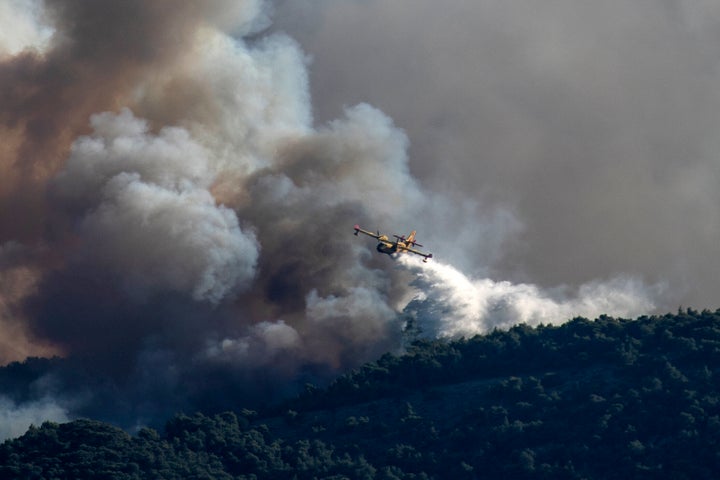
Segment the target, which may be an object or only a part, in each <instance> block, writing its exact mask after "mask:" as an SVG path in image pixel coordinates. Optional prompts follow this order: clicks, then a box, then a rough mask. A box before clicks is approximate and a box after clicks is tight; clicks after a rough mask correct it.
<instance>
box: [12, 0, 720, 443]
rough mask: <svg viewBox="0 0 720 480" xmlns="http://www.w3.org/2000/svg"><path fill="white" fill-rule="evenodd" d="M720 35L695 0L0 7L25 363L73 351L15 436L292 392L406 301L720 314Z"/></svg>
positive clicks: (439, 322)
mask: <svg viewBox="0 0 720 480" xmlns="http://www.w3.org/2000/svg"><path fill="white" fill-rule="evenodd" d="M718 42H720V7H716V6H715V3H712V2H700V1H692V2H691V1H687V2H658V1H638V2H632V3H629V2H620V1H607V2H589V1H587V2H585V1H577V0H573V1H570V0H567V1H566V0H556V1H549V2H543V3H542V5H541V4H540V3H539V2H536V1H530V0H527V1H504V2H499V1H473V2H469V1H467V2H466V1H458V0H455V1H452V0H451V1H446V2H441V3H440V2H430V1H425V0H413V1H409V0H404V1H403V0H393V1H391V2H388V1H371V0H366V1H360V0H352V1H351V0H333V1H326V0H293V1H285V2H275V3H268V2H264V1H262V0H246V1H234V0H224V1H219V0H196V1H184V2H177V1H173V0H155V1H146V0H126V1H123V2H117V1H115V0H97V1H93V2H87V1H80V0H48V1H46V2H43V1H41V0H35V1H19V0H12V1H9V2H2V3H0V363H2V364H7V363H8V362H12V361H22V360H24V359H25V358H27V357H28V356H41V357H49V356H52V355H58V356H60V357H61V358H62V359H63V360H53V361H50V362H45V363H42V362H40V363H37V364H34V365H36V366H35V367H32V368H31V367H30V366H28V367H27V369H28V370H26V371H25V370H22V371H21V370H18V371H17V372H19V373H17V375H18V376H19V377H22V381H20V380H18V379H17V378H15V379H14V383H12V385H16V386H18V387H17V390H14V391H3V390H1V389H0V403H2V404H3V405H6V406H7V408H8V409H9V410H8V411H9V413H8V415H7V418H10V419H12V422H14V423H17V425H15V424H13V425H12V426H11V428H8V429H6V433H3V432H0V435H10V434H13V433H12V432H18V431H22V429H23V428H24V427H23V425H21V423H23V422H27V421H37V419H38V418H42V417H48V416H50V417H52V418H53V419H56V420H61V419H67V418H73V417H75V416H77V415H84V416H100V417H102V418H105V419H111V420H113V421H115V422H118V423H119V424H122V425H123V426H132V425H139V424H142V423H144V422H151V421H153V420H156V421H157V420H158V419H162V418H163V417H164V416H167V415H169V414H171V413H172V412H174V411H177V410H180V409H186V410H191V409H196V408H203V409H210V410H213V409H221V408H231V407H233V406H237V405H238V402H244V404H247V403H252V402H258V401H265V400H267V399H272V398H277V397H278V396H280V395H285V394H288V393H291V392H293V391H295V389H296V388H298V386H302V385H303V384H304V383H305V382H306V381H315V382H320V383H322V382H324V381H327V380H328V379H331V378H333V376H335V375H337V374H338V373H340V372H343V371H346V370H347V369H349V368H352V367H355V366H357V365H359V364H362V363H363V362H367V361H371V360H374V359H376V358H377V357H378V356H380V355H382V354H383V353H385V352H388V351H392V352H400V351H402V348H403V345H404V344H405V342H406V341H407V334H406V333H403V329H404V328H405V327H406V324H407V322H408V321H409V320H413V322H414V323H415V326H416V327H418V328H417V329H416V330H415V331H420V332H421V334H422V335H424V336H427V337H433V338H434V337H459V336H463V335H474V334H476V333H482V332H485V331H488V330H490V329H492V328H496V327H507V326H510V325H512V324H515V323H519V322H526V323H528V324H531V325H534V324H538V323H540V322H544V323H559V322H563V321H566V320H567V319H569V318H572V317H574V316H578V315H582V316H587V317H594V316H597V315H600V314H609V315H615V316H624V317H633V316H637V315H642V314H649V313H656V312H664V311H667V310H675V309H676V308H677V307H678V305H683V306H691V307H694V308H706V307H707V308H713V309H714V308H716V307H717V306H718V305H717V304H716V299H715V297H716V293H717V291H718V287H719V285H720V279H719V278H718V276H717V275H716V270H717V268H718V267H720V255H718V253H719V252H718V250H719V249H720V247H718V242H717V237H718V234H719V233H720V210H719V209H718V207H720V203H719V201H720V194H718V189H717V188H716V184H717V181H718V180H719V178H718V171H719V170H720V162H718V159H717V158H716V154H715V152H716V151H720V149H718V148H717V147H718V145H717V144H718V142H720V136H719V135H717V134H716V132H715V130H716V129H717V128H718V127H720V108H718V107H720V97H719V96H718V94H717V93H716V84H720V82H718V81H717V80H720V74H719V72H718V68H717V67H718V59H720V57H719V54H720V43H718ZM356 223H360V224H361V225H363V226H364V227H366V228H368V229H371V230H374V229H376V228H377V229H381V230H382V231H383V232H385V233H387V234H393V233H398V234H402V233H405V234H406V233H409V231H410V230H411V229H417V230H418V239H419V241H421V242H422V243H423V244H424V245H425V248H426V249H427V251H430V252H432V253H433V254H434V258H433V260H432V261H431V262H430V263H428V264H422V263H421V262H419V261H417V262H413V261H412V259H407V258H406V259H400V260H397V261H393V260H391V259H390V258H388V257H386V256H384V255H383V256H381V255H379V254H377V253H376V252H375V243H374V241H373V240H372V239H370V238H367V237H354V236H353V235H352V226H353V225H354V224H356ZM2 372H3V373H4V374H7V375H11V376H12V375H15V374H14V373H13V372H16V371H15V370H12V371H11V370H3V371H2ZM7 432H10V433H7Z"/></svg>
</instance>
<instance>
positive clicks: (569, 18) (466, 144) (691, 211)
mask: <svg viewBox="0 0 720 480" xmlns="http://www.w3.org/2000/svg"><path fill="white" fill-rule="evenodd" d="M275 19H276V20H275V28H277V29H278V30H284V31H287V32H288V33H289V34H290V35H291V36H293V37H294V38H295V39H297V40H298V41H299V42H300V44H301V45H302V47H303V49H304V50H305V52H306V53H307V54H308V55H309V56H310V57H311V64H310V88H311V92H312V100H313V107H314V111H315V118H316V121H319V122H322V121H325V120H327V119H328V118H333V117H335V116H336V115H338V112H340V111H341V109H342V107H343V105H351V104H354V103H356V102H361V101H362V102H369V103H371V104H372V105H375V106H377V107H378V108H380V109H381V110H383V111H384V112H385V113H387V114H388V115H389V116H390V117H391V118H393V119H394V121H395V123H396V124H397V125H398V127H400V128H402V129H404V130H405V131H406V133H407V135H408V137H409V142H410V147H409V157H410V160H409V165H410V170H411V172H413V174H415V175H416V176H417V177H418V178H419V179H420V181H421V182H422V184H423V185H425V186H427V187H428V188H430V189H432V190H437V191H453V192H462V194H463V195H466V196H467V197H468V198H470V199H474V200H477V201H478V202H479V203H480V205H481V209H484V210H492V209H495V208H498V207H499V208H502V209H505V210H507V211H509V212H511V213H512V214H513V215H514V217H515V219H516V220H517V221H518V222H519V223H520V224H521V226H522V228H521V230H520V231H519V232H518V233H517V234H515V235H512V236H511V237H510V238H507V239H505V240H506V243H505V244H504V248H503V250H502V257H501V258H500V259H498V260H497V261H494V260H495V259H493V258H490V259H488V258H483V257H482V246H481V245H477V246H474V248H476V249H478V251H479V252H480V254H479V255H478V256H477V257H476V258H474V259H473V261H472V263H473V264H474V265H475V266H483V267H486V266H487V265H488V263H491V266H492V270H491V272H492V274H493V276H494V277H496V278H498V279H515V280H525V281H531V282H536V283H539V284H541V285H543V286H546V287H550V286H556V285H560V284H577V283H580V282H586V281H588V280H592V279H598V278H600V279H607V278H610V277H613V276H615V275H618V274H619V273H625V274H630V275H634V276H638V277H640V278H642V279H643V280H644V281H645V282H648V283H650V284H655V283H658V282H666V283H667V285H668V290H667V294H666V298H664V299H663V300H664V301H663V302H661V303H662V306H663V307H664V308H668V309H674V308H676V307H677V305H678V304H683V305H686V306H687V305H691V306H694V307H696V308H705V307H707V308H713V309H714V308H717V307H718V300H717V296H718V293H720V275H718V272H719V271H720V241H719V240H720V189H718V188H717V187H718V183H719V182H720V148H719V147H720V145H719V143H720V135H718V133H719V132H720V108H719V107H720V90H719V89H718V85H720V71H719V70H718V66H719V65H720V5H719V4H718V3H717V2H712V1H655V0H646V1H637V2H625V1H616V0H610V1H606V2H594V1H582V0H581V1H575V0H553V1H549V2H536V1H532V0H514V1H509V2H498V1H486V0H480V1H462V0H449V1H447V2H442V3H438V2H434V1H430V0H396V1H392V2H385V1H373V0H366V1H352V0H340V1H334V0H333V1H326V0H301V1H287V2H280V4H279V6H278V11H277V12H276V15H275ZM467 221H468V222H473V221H475V219H474V218H468V219H467ZM446 234H447V236H448V238H449V239H450V240H451V241H452V239H453V238H454V232H453V231H447V232H446Z"/></svg>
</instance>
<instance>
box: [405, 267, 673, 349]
mask: <svg viewBox="0 0 720 480" xmlns="http://www.w3.org/2000/svg"><path fill="white" fill-rule="evenodd" d="M402 263H403V264H404V265H406V266H407V267H408V268H410V269H411V270H412V271H413V272H415V274H416V275H417V278H416V280H415V281H414V282H413V286H415V287H416V288H417V289H418V291H417V295H416V296H415V297H414V298H413V299H412V300H411V301H410V302H409V303H408V305H407V306H406V307H405V313H406V314H409V315H410V316H411V318H413V319H414V321H415V322H416V326H417V328H418V329H419V331H420V334H421V335H423V336H428V337H431V338H435V337H449V338H458V337H470V336H473V335H476V334H482V333H486V332H489V331H491V330H492V329H494V328H508V327H511V326H513V325H515V324H518V323H526V324H528V325H538V324H540V323H544V324H557V323H562V322H564V321H567V320H569V319H571V318H573V317H577V316H585V317H589V318H596V317H597V316H599V315H602V314H607V315H611V316H619V317H626V318H627V317H633V316H636V315H640V314H643V313H647V312H649V311H651V310H653V309H654V307H655V304H654V302H655V298H657V295H658V294H659V293H660V290H661V288H662V287H660V286H654V287H648V286H646V285H644V284H643V283H642V282H641V281H639V280H637V279H634V278H631V277H619V278H616V279H613V280H611V281H608V282H591V283H587V284H584V285H582V286H581V287H580V288H579V289H578V291H577V292H576V293H575V295H567V293H565V292H564V291H563V290H562V289H558V290H557V291H555V292H552V291H543V290H542V289H540V288H539V287H537V286H536V285H531V284H512V283H510V282H505V281H494V280H491V279H489V278H483V279H472V278H470V277H468V276H466V275H465V274H463V273H462V272H461V271H459V270H458V269H456V268H454V267H452V266H450V265H445V264H442V263H438V262H434V263H422V262H420V261H418V260H416V259H411V258H404V259H403V260H402Z"/></svg>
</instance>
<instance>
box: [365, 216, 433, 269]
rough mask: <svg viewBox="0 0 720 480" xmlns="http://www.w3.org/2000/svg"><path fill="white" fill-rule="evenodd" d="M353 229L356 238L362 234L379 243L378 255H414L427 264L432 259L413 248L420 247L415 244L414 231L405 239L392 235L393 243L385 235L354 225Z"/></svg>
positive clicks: (429, 255)
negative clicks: (421, 258)
mask: <svg viewBox="0 0 720 480" xmlns="http://www.w3.org/2000/svg"><path fill="white" fill-rule="evenodd" d="M354 228H355V235H356V236H357V234H358V233H362V234H365V235H367V236H369V237H373V238H376V239H377V240H378V242H379V243H378V244H377V247H376V248H377V251H378V252H380V253H385V254H387V255H390V256H393V255H394V254H396V253H406V252H407V253H414V254H415V255H420V256H421V257H423V262H427V261H428V259H429V258H432V253H423V252H421V251H419V250H416V249H415V248H413V246H415V245H417V246H420V247H422V245H420V244H418V243H417V242H415V233H416V232H415V230H413V231H412V232H411V233H410V235H408V236H407V238H406V237H404V236H402V237H401V236H398V235H393V236H394V237H395V240H394V241H393V240H390V238H389V237H388V236H387V235H381V234H380V232H378V233H377V234H375V233H372V232H369V231H367V230H363V229H362V228H360V226H359V225H355V227H354Z"/></svg>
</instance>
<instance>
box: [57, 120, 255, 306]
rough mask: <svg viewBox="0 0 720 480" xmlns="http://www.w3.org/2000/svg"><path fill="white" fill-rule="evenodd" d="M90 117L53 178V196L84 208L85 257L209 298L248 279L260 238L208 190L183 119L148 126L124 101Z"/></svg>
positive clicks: (204, 159) (125, 276)
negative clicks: (87, 130) (154, 130)
mask: <svg viewBox="0 0 720 480" xmlns="http://www.w3.org/2000/svg"><path fill="white" fill-rule="evenodd" d="M91 123H92V126H93V128H94V130H95V133H94V134H93V135H92V136H90V137H83V138H80V139H79V140H78V141H76V142H75V144H74V145H73V149H72V153H71V156H70V159H69V160H68V162H67V165H66V167H65V169H64V170H63V171H62V172H61V173H60V174H59V175H58V177H57V180H56V187H57V188H56V192H57V198H59V199H60V200H61V201H63V202H64V203H65V204H67V205H68V206H72V205H77V207H76V208H78V209H80V210H81V211H80V212H78V213H79V215H80V216H81V223H80V227H79V233H80V235H81V237H82V238H83V240H84V242H85V243H86V247H87V249H86V251H85V252H84V253H85V255H86V258H85V261H90V262H92V263H93V264H95V265H97V266H100V267H103V268H105V269H108V270H109V271H111V272H114V273H116V274H117V275H118V276H119V277H120V278H121V279H122V281H123V282H125V284H126V286H127V287H128V288H129V289H131V290H136V289H140V290H146V289H149V290H150V291H158V290H159V291H163V290H170V291H178V292H182V293H188V294H190V295H191V296H192V297H193V298H194V299H195V300H208V301H210V302H213V303H217V302H219V301H220V300H222V299H223V298H224V297H225V296H227V295H228V294H231V293H234V292H237V291H238V290H239V289H241V288H242V287H245V286H247V284H248V283H249V282H250V281H251V279H252V277H253V275H254V267H255V263H256V261H257V256H258V245H257V242H256V240H255V237H254V235H253V234H252V233H251V232H246V231H243V230H241V228H240V226H239V224H238V219H237V216H236V215H235V212H233V211H232V210H230V209H228V208H225V207H223V206H222V205H218V204H217V203H216V201H215V199H214V198H213V196H212V195H211V194H210V192H209V190H208V189H209V187H210V185H211V183H212V181H213V180H214V178H215V175H216V173H215V172H214V171H213V170H212V168H211V166H210V160H209V154H208V152H207V151H206V150H205V149H204V148H203V147H202V146H200V145H199V144H198V143H196V142H195V141H193V140H192V139H191V138H190V136H189V134H188V132H187V131H185V130H183V129H181V128H171V127H166V128H163V129H162V130H161V131H160V133H159V134H158V135H153V134H151V133H149V132H148V126H147V123H146V122H144V121H142V120H140V119H137V118H135V117H134V116H133V115H132V114H131V113H130V111H128V110H124V111H122V112H121V113H120V114H119V115H113V114H109V113H104V114H100V115H95V116H94V117H93V118H92V120H91ZM131 293H138V292H131Z"/></svg>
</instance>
